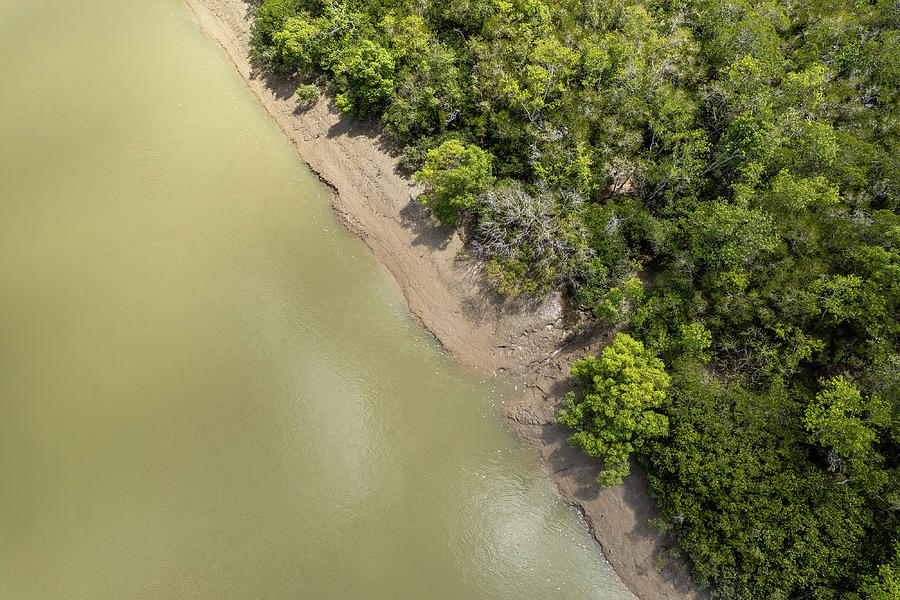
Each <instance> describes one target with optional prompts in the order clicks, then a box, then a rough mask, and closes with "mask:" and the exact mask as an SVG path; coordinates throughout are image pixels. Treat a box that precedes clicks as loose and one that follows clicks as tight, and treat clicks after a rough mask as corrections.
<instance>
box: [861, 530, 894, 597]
mask: <svg viewBox="0 0 900 600" xmlns="http://www.w3.org/2000/svg"><path fill="white" fill-rule="evenodd" d="M861 592H862V596H863V598H865V600H897V598H900V543H895V544H894V555H893V559H892V560H891V562H890V563H888V564H884V565H880V566H879V567H878V575H877V576H875V577H871V576H870V577H867V578H866V581H865V583H864V584H863V586H862V590H861Z"/></svg>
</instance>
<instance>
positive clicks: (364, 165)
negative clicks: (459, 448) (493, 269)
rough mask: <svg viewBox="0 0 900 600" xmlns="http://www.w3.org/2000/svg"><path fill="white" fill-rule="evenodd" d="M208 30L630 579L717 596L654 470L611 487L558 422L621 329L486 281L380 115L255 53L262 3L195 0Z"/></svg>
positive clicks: (430, 326)
mask: <svg viewBox="0 0 900 600" xmlns="http://www.w3.org/2000/svg"><path fill="white" fill-rule="evenodd" d="M186 1H187V4H188V5H189V6H190V7H191V9H192V11H193V14H194V17H195V20H196V22H197V23H198V24H199V26H200V27H201V28H202V29H203V30H204V31H205V32H206V33H207V34H208V35H209V36H210V37H211V38H213V39H214V40H215V41H217V42H218V43H219V44H220V45H221V46H222V47H223V49H224V50H225V51H226V53H227V54H228V56H229V57H230V59H231V61H232V63H233V64H234V66H235V68H236V69H237V70H238V72H239V73H240V74H241V76H242V78H243V79H244V80H245V81H246V82H247V84H248V86H249V87H250V89H251V90H252V91H253V93H254V95H255V96H256V98H257V99H258V100H259V102H260V104H261V105H262V106H263V107H264V108H265V109H266V110H267V111H268V113H269V114H270V115H271V116H272V118H273V119H275V121H276V122H277V123H278V125H279V126H280V127H281V129H282V130H283V131H284V133H285V135H287V137H288V139H289V140H290V141H291V142H292V143H293V145H294V147H295V148H296V150H297V153H298V154H299V156H300V157H301V159H302V160H303V161H304V162H306V163H307V164H308V165H309V166H310V168H311V169H312V170H313V171H314V172H315V173H316V174H317V175H318V176H319V178H320V179H321V180H322V181H323V183H325V184H326V185H327V186H328V187H329V188H330V189H331V191H332V205H333V207H334V210H335V212H336V213H337V215H338V216H339V218H340V219H341V221H342V222H343V223H344V224H345V225H346V226H347V228H348V229H350V230H351V231H352V232H353V233H354V234H356V235H357V236H359V237H360V238H361V239H362V240H363V241H364V242H365V244H366V245H367V246H368V247H369V248H370V249H371V250H372V252H373V253H374V254H375V256H376V258H377V259H378V261H379V262H380V263H381V264H383V265H384V266H385V268H386V269H387V271H388V272H389V273H390V274H391V276H392V279H393V281H394V282H396V284H397V286H398V288H399V291H400V292H401V293H402V294H403V297H404V298H405V300H406V302H407V304H408V305H409V309H410V311H411V312H412V314H413V315H415V317H416V318H417V319H418V320H419V321H421V323H422V325H423V326H424V327H425V328H426V329H427V330H428V331H430V332H431V333H432V334H433V335H434V336H435V337H436V338H437V339H438V340H439V341H440V342H441V344H442V345H443V346H444V348H445V349H446V350H447V351H448V352H450V353H451V354H452V355H453V356H454V357H455V358H456V359H457V360H459V361H461V362H463V363H465V364H467V365H469V366H471V367H473V368H475V369H477V370H479V371H482V372H485V373H488V374H494V373H498V372H504V373H505V374H507V375H509V376H511V377H513V378H515V379H518V380H520V381H521V382H522V383H523V385H524V390H525V391H524V393H523V394H522V396H521V398H519V399H518V400H517V401H514V402H507V403H506V404H505V405H504V412H505V414H506V416H507V417H508V418H509V421H510V425H511V426H512V428H513V429H514V430H515V431H516V433H517V434H518V435H519V437H520V438H521V439H522V440H523V441H525V442H526V443H527V444H528V445H529V446H530V447H531V448H532V449H533V450H534V451H535V452H536V453H537V454H538V455H539V456H540V458H541V459H542V464H543V467H544V469H545V472H546V474H547V476H548V477H550V478H552V480H553V481H554V482H555V484H556V486H557V488H558V489H559V493H560V495H561V496H562V498H563V499H564V500H565V501H566V502H568V503H569V504H571V505H573V506H575V507H577V508H578V510H579V511H580V512H581V513H582V515H583V516H584V520H585V523H586V524H587V526H588V527H589V528H590V530H591V532H592V533H593V535H594V537H595V538H596V539H597V541H598V542H599V543H600V544H601V546H602V547H603V550H604V552H605V553H606V557H607V559H608V560H609V562H610V563H611V564H612V566H613V567H614V568H615V570H616V572H617V573H618V574H619V576H620V577H621V578H622V580H623V581H624V583H625V585H626V586H627V587H628V588H629V589H631V590H632V591H633V592H634V593H635V594H636V595H638V596H639V597H640V598H642V599H644V600H661V599H693V598H703V597H706V595H705V594H704V593H701V592H698V591H697V590H696V589H695V588H694V587H693V585H692V584H691V583H690V581H689V578H688V576H687V573H686V569H685V568H684V565H683V562H682V561H676V560H674V559H673V558H672V557H671V555H670V553H669V550H670V549H671V548H672V547H674V541H673V540H672V539H670V538H669V537H668V536H666V535H664V534H661V533H659V532H657V531H656V530H653V529H651V528H650V527H649V526H648V524H647V521H648V519H649V518H651V517H653V516H655V513H654V508H653V504H652V502H651V501H650V499H649V494H648V488H647V481H646V477H645V476H644V473H643V471H642V470H641V469H640V467H639V466H635V468H634V469H633V470H632V475H631V476H630V477H629V478H627V480H626V483H625V484H624V485H621V486H619V487H617V488H613V489H603V488H600V487H599V486H598V485H597V484H596V483H595V482H594V480H595V479H596V476H597V472H598V467H597V464H596V461H595V460H592V459H589V458H588V457H586V456H584V455H582V454H581V453H579V452H577V451H575V450H572V449H571V448H569V447H568V446H567V444H566V441H565V440H566V436H567V433H566V431H565V430H564V428H562V427H561V426H560V425H558V424H557V423H556V420H555V413H556V409H557V405H558V403H559V401H560V400H561V398H562V397H563V395H564V394H565V392H566V391H568V389H569V386H570V385H571V384H572V381H571V379H570V378H569V377H568V371H569V368H570V366H571V363H572V362H573V361H574V360H576V359H578V358H580V357H583V356H585V355H587V354H597V353H598V352H599V351H600V349H602V348H603V346H605V345H606V344H607V343H608V341H609V340H610V339H611V337H612V336H613V335H614V332H613V331H611V330H597V331H591V330H582V328H581V327H579V324H578V318H577V315H576V314H573V311H572V310H570V309H569V310H567V309H566V307H565V306H564V305H563V299H562V298H561V297H560V296H559V295H552V296H550V297H548V298H546V299H544V300H543V301H540V302H538V301H531V302H512V301H504V300H503V299H502V298H499V297H498V296H497V295H496V294H494V293H492V292H491V291H490V290H489V289H487V288H485V286H484V285H483V283H482V278H481V276H480V265H479V264H478V263H477V261H473V260H469V259H466V258H462V257H461V256H460V251H461V250H462V249H463V239H462V237H461V234H460V233H459V232H457V231H455V230H453V229H452V228H448V227H443V226H440V225H439V224H438V223H437V222H436V221H435V220H434V219H433V218H432V217H431V216H430V214H429V213H428V211H427V210H425V209H424V208H423V207H422V206H421V205H420V204H418V203H416V202H414V201H412V198H413V197H414V196H415V195H416V194H418V193H419V191H420V190H419V189H418V188H417V187H416V185H415V184H414V183H413V182H411V181H410V180H409V179H407V178H404V177H402V176H401V175H399V174H398V173H397V172H396V171H395V168H394V167H395V164H396V148H394V147H393V145H392V143H391V141H390V140H389V139H387V138H385V137H384V136H382V135H381V134H380V133H379V130H378V128H377V127H375V126H374V125H373V124H371V123H364V122H359V121H355V120H350V119H345V118H343V117H341V116H340V114H339V113H338V112H337V110H336V109H335V108H334V106H333V104H332V103H331V102H330V100H329V99H327V98H322V99H321V100H320V101H318V102H317V103H316V104H314V105H312V106H308V107H303V108H302V109H301V108H298V104H297V101H296V99H295V97H294V89H296V85H294V84H285V83H281V82H275V81H272V80H270V79H268V78H267V77H266V76H265V75H264V74H262V73H260V72H259V71H258V70H256V69H255V68H254V67H253V65H252V63H251V61H250V45H249V37H250V36H249V32H250V24H251V17H252V11H253V8H254V6H255V3H254V2H250V1H248V0H186Z"/></svg>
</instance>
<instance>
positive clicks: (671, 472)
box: [254, 0, 900, 600]
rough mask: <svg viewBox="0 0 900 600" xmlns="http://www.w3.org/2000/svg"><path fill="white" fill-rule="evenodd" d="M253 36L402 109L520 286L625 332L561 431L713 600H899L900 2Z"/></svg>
mask: <svg viewBox="0 0 900 600" xmlns="http://www.w3.org/2000/svg"><path fill="white" fill-rule="evenodd" d="M254 47H255V51H256V55H257V59H258V60H260V61H262V62H264V63H265V64H266V65H268V67H269V68H270V69H271V70H273V71H274V72H277V73H282V74H285V75H290V76H295V75H296V76H298V78H299V81H300V82H301V83H302V85H301V86H300V88H299V89H298V94H299V95H300V96H301V98H302V99H305V100H308V99H310V98H314V97H315V95H316V93H317V86H328V87H330V88H331V90H332V91H333V93H334V94H335V100H336V104H337V106H338V107H339V109H340V110H341V111H344V112H346V113H349V114H352V115H356V116H359V117H371V118H377V119H380V121H381V122H382V123H383V125H384V127H385V129H386V130H387V131H388V132H389V133H390V134H391V135H392V136H393V137H394V138H396V139H397V140H398V141H399V142H400V143H401V144H403V145H404V146H405V150H404V152H403V157H402V159H401V167H403V168H406V169H408V170H410V171H416V172H417V173H416V177H417V178H418V179H419V180H420V181H422V182H424V183H425V184H426V185H427V187H428V193H427V194H426V195H425V196H424V197H423V200H424V201H425V202H426V204H428V205H429V206H431V207H432V209H433V211H434V214H435V215H436V216H437V217H438V218H440V219H441V220H443V221H446V222H451V223H452V222H456V221H458V220H460V218H461V217H463V216H464V215H465V216H466V217H467V219H468V220H467V222H468V223H469V224H470V226H471V228H472V231H473V236H474V239H473V243H472V249H473V251H475V252H477V253H479V254H480V255H481V256H483V257H484V258H485V261H486V264H487V268H486V273H487V276H488V277H489V279H490V281H491V282H492V283H493V285H495V286H496V288H497V289H498V290H500V291H501V292H503V293H506V294H540V293H542V292H543V291H546V290H549V289H552V288H561V289H565V290H567V291H568V292H569V293H571V294H572V295H573V296H574V298H576V299H577V301H578V302H580V303H581V304H582V306H584V307H585V308H586V309H587V310H590V311H592V312H593V314H594V315H595V317H596V318H597V319H600V320H606V321H610V322H624V323H625V326H626V327H628V330H629V333H630V335H627V336H626V335H625V334H622V335H621V336H620V338H619V339H617V341H616V342H615V343H614V344H613V345H612V346H610V348H608V349H607V351H605V352H604V353H603V356H602V357H601V358H600V359H598V360H589V361H585V362H582V363H579V364H577V365H576V366H575V368H574V370H573V373H575V374H576V375H577V376H578V377H579V379H580V380H581V381H582V382H583V383H584V385H585V395H584V398H581V399H580V400H576V398H574V397H570V398H569V408H568V410H566V411H563V412H561V414H560V420H561V421H562V422H564V423H566V424H568V425H569V426H571V427H573V428H574V429H575V430H576V433H575V435H573V437H572V440H571V442H572V443H573V445H576V446H578V447H581V448H583V449H584V450H585V451H587V452H588V453H590V454H592V455H596V456H601V457H603V458H604V459H605V460H606V464H607V467H608V469H607V471H605V473H604V475H603V476H602V477H601V481H602V483H604V484H615V483H616V482H617V481H619V480H620V479H621V477H622V476H624V475H626V474H627V472H628V459H629V455H630V454H632V453H634V454H635V456H636V457H637V458H638V459H640V460H641V461H642V462H643V463H644V464H645V466H646V467H647V470H648V472H649V474H650V481H651V485H652V490H653V494H654V496H655V498H656V500H657V502H658V504H659V507H660V509H661V511H662V514H663V515H664V518H663V519H661V526H664V527H668V528H672V529H674V530H675V531H676V533H677V535H678V536H679V540H680V543H681V546H682V548H683V550H684V551H685V552H686V553H687V554H688V555H689V556H690V557H691V558H692V559H693V564H694V569H695V571H694V574H695V577H696V579H697V580H698V581H699V582H700V583H701V584H708V585H710V586H712V588H713V590H714V592H715V594H716V596H717V597H718V598H727V599H736V600H747V599H756V598H773V599H785V600H787V599H816V600H826V599H839V598H840V599H845V600H850V599H868V600H884V599H887V598H890V599H897V598H900V594H898V589H900V343H898V340H900V335H898V334H900V322H898V321H900V320H898V317H900V314H898V313H900V311H898V307H900V216H898V212H900V211H898V208H900V151H898V149H900V104H898V89H900V3H898V1H897V0H873V1H854V0H850V1H845V2H836V1H834V0H797V1H794V2H788V1H787V0H773V1H770V2H749V1H746V0H623V1H622V2H616V3H613V2H597V1H596V0H578V1H574V0H558V1H555V2H550V1H549V0H546V1H545V0H458V1H454V2H438V1H437V0H418V1H415V2H413V1H412V0H348V1H346V2H340V1H339V0H332V1H329V0H265V1H264V2H262V4H261V6H260V7H259V8H258V10H257V20H256V25H255V30H254ZM636 274H637V275H640V276H641V277H642V279H643V280H645V281H648V282H649V283H648V285H647V286H646V287H645V286H644V285H643V284H642V282H641V279H638V277H636V276H635V275H636Z"/></svg>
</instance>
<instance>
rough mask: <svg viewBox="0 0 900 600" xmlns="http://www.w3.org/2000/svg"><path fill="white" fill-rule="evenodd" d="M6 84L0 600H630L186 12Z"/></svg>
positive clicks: (64, 37) (162, 12)
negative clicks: (344, 227)
mask: <svg viewBox="0 0 900 600" xmlns="http://www.w3.org/2000/svg"><path fill="white" fill-rule="evenodd" d="M0 65H2V71H3V84H2V85H0V131H2V136H3V137H2V143H0V408H2V418H0V598H4V599H6V598H8V599H30V598H34V599H41V600H51V599H57V598H59V599H66V600H75V599H82V598H84V599H98V598H103V599H106V598H199V599H205V598H210V599H212V598H215V599H222V598H247V599H251V598H253V599H255V598H277V599H287V598H290V599H313V598H315V599H318V598H323V599H325V598H341V599H342V598H348V599H349V598H367V599H380V598H385V599H388V598H391V599H395V598H396V599H407V598H416V599H419V598H448V599H460V598H515V599H517V600H518V599H530V598H534V599H538V598H540V599H544V598H553V597H556V598H567V599H569V598H594V599H610V600H613V599H615V600H619V599H622V598H627V597H629V594H627V592H625V591H624V589H623V588H622V586H621V584H619V583H618V581H617V580H616V579H615V577H614V576H613V575H612V573H611V570H610V568H609V567H608V565H607V564H606V563H605V561H604V560H603V559H602V557H601V555H600V553H599V551H598V549H597V548H596V546H595V545H594V544H593V543H592V542H591V541H590V540H589V538H588V535H587V534H586V533H585V531H584V529H583V526H582V525H581V524H580V523H579V522H578V520H577V518H576V516H575V514H574V513H572V512H571V511H570V510H568V509H566V508H564V507H563V506H561V505H560V504H559V503H558V502H556V501H555V499H554V497H553V495H552V494H551V493H550V492H549V491H548V487H547V486H546V484H545V483H544V482H543V481H542V480H541V478H540V475H539V472H538V470H537V469H536V467H534V466H532V465H530V464H529V462H530V459H529V457H528V454H527V453H526V452H525V451H524V450H522V449H521V448H520V447H519V445H518V444H517V443H516V441H515V440H514V439H513V438H512V437H511V435H510V434H509V433H508V432H506V430H505V429H504V428H503V425H502V423H501V421H500V419H499V418H498V417H497V416H496V415H497V410H496V407H495V406H496V404H497V403H498V402H500V401H502V398H503V395H502V390H498V389H492V385H493V384H490V383H488V384H484V383H480V382H478V381H477V380H475V379H474V378H473V377H471V376H469V375H467V374H466V373H464V372H462V370H460V369H458V368H456V367H455V366H454V365H453V364H452V363H451V362H450V361H448V360H447V359H446V358H445V357H443V356H442V355H441V354H440V351H439V349H438V348H437V347H436V345H435V344H434V343H433V342H432V341H431V340H429V339H428V338H427V336H426V335H425V334H424V333H423V332H422V331H421V330H420V329H419V328H418V327H416V326H415V325H414V323H413V322H412V320H411V319H410V318H409V317H408V315H407V314H406V313H405V311H404V308H403V306H402V305H401V303H400V302H399V301H398V300H397V298H396V297H395V296H394V295H393V292H392V291H391V288H390V287H389V286H388V285H387V284H386V280H385V278H384V275H383V274H382V273H381V272H380V270H379V268H378V267H377V266H376V265H375V263H374V262H373V260H372V259H371V257H370V256H369V255H368V253H367V251H366V250H365V249H364V248H363V246H362V245H361V244H360V243H358V242H357V241H356V240H353V239H351V238H350V237H349V236H348V235H346V234H345V233H344V231H343V230H341V229H340V227H339V226H338V224H337V223H336V221H335V220H334V218H333V217H332V215H331V213H330V209H329V208H328V203H327V197H326V195H325V193H324V192H323V190H321V189H320V188H319V186H318V185H317V183H316V182H315V181H314V179H313V178H312V177H311V176H310V175H309V174H308V172H307V171H306V170H305V168H304V167H303V166H302V165H301V164H300V163H299V161H298V159H297V157H296V156H295V155H294V153H293V151H292V150H291V148H290V147H289V146H288V144H287V142H286V141H285V140H284V139H283V138H282V136H281V135H280V133H279V132H278V131H277V130H276V129H275V127H274V125H273V124H272V123H271V122H270V121H269V120H268V118H267V116H266V115H265V114H264V112H263V110H262V109H261V108H259V107H258V106H257V105H256V104H255V103H254V101H253V99H252V97H251V96H250V94H249V92H248V91H246V90H245V88H244V87H243V86H242V84H241V82H240V81H239V79H238V78H237V76H236V75H235V73H234V72H233V70H232V67H231V66H230V65H229V64H227V62H226V60H225V57H224V54H223V53H222V52H221V51H220V50H219V49H218V48H217V47H216V46H215V45H214V44H213V43H212V42H210V41H209V40H207V39H205V38H204V37H203V36H202V34H200V33H199V32H198V31H197V30H196V28H195V27H194V25H193V24H192V23H191V22H190V20H189V18H188V12H187V9H186V8H185V7H184V6H182V5H181V4H180V3H179V2H178V1H177V0H83V1H79V2H75V1H73V0H43V1H40V0H0ZM348 168H351V166H350V165H348Z"/></svg>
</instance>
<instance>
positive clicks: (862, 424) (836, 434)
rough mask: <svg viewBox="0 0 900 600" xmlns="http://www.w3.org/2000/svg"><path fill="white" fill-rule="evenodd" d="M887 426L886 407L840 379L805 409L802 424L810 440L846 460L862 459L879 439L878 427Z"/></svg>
mask: <svg viewBox="0 0 900 600" xmlns="http://www.w3.org/2000/svg"><path fill="white" fill-rule="evenodd" d="M889 423H890V410H889V407H888V406H887V405H886V404H885V403H883V402H882V401H881V400H880V399H878V398H877V397H868V398H866V397H864V396H863V395H862V394H861V393H860V392H859V390H858V389H856V387H855V386H853V385H852V384H851V383H849V382H848V381H847V380H846V379H844V378H843V377H842V376H837V377H834V378H832V379H829V380H828V381H826V382H825V386H824V388H823V389H822V391H820V392H819V393H818V394H816V401H815V402H814V403H813V404H811V405H810V406H809V407H807V409H806V415H805V417H804V424H805V425H806V429H807V431H809V432H810V433H811V434H812V436H813V439H814V440H815V441H816V442H817V443H819V444H821V445H823V446H825V447H826V448H832V449H834V451H835V452H837V453H838V454H839V455H840V456H842V457H845V458H848V459H860V460H865V459H866V458H867V457H868V456H869V455H870V454H871V453H872V451H873V450H872V447H873V445H874V444H875V443H876V441H877V440H878V432H877V428H878V427H886V426H887V425H888V424H889Z"/></svg>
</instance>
